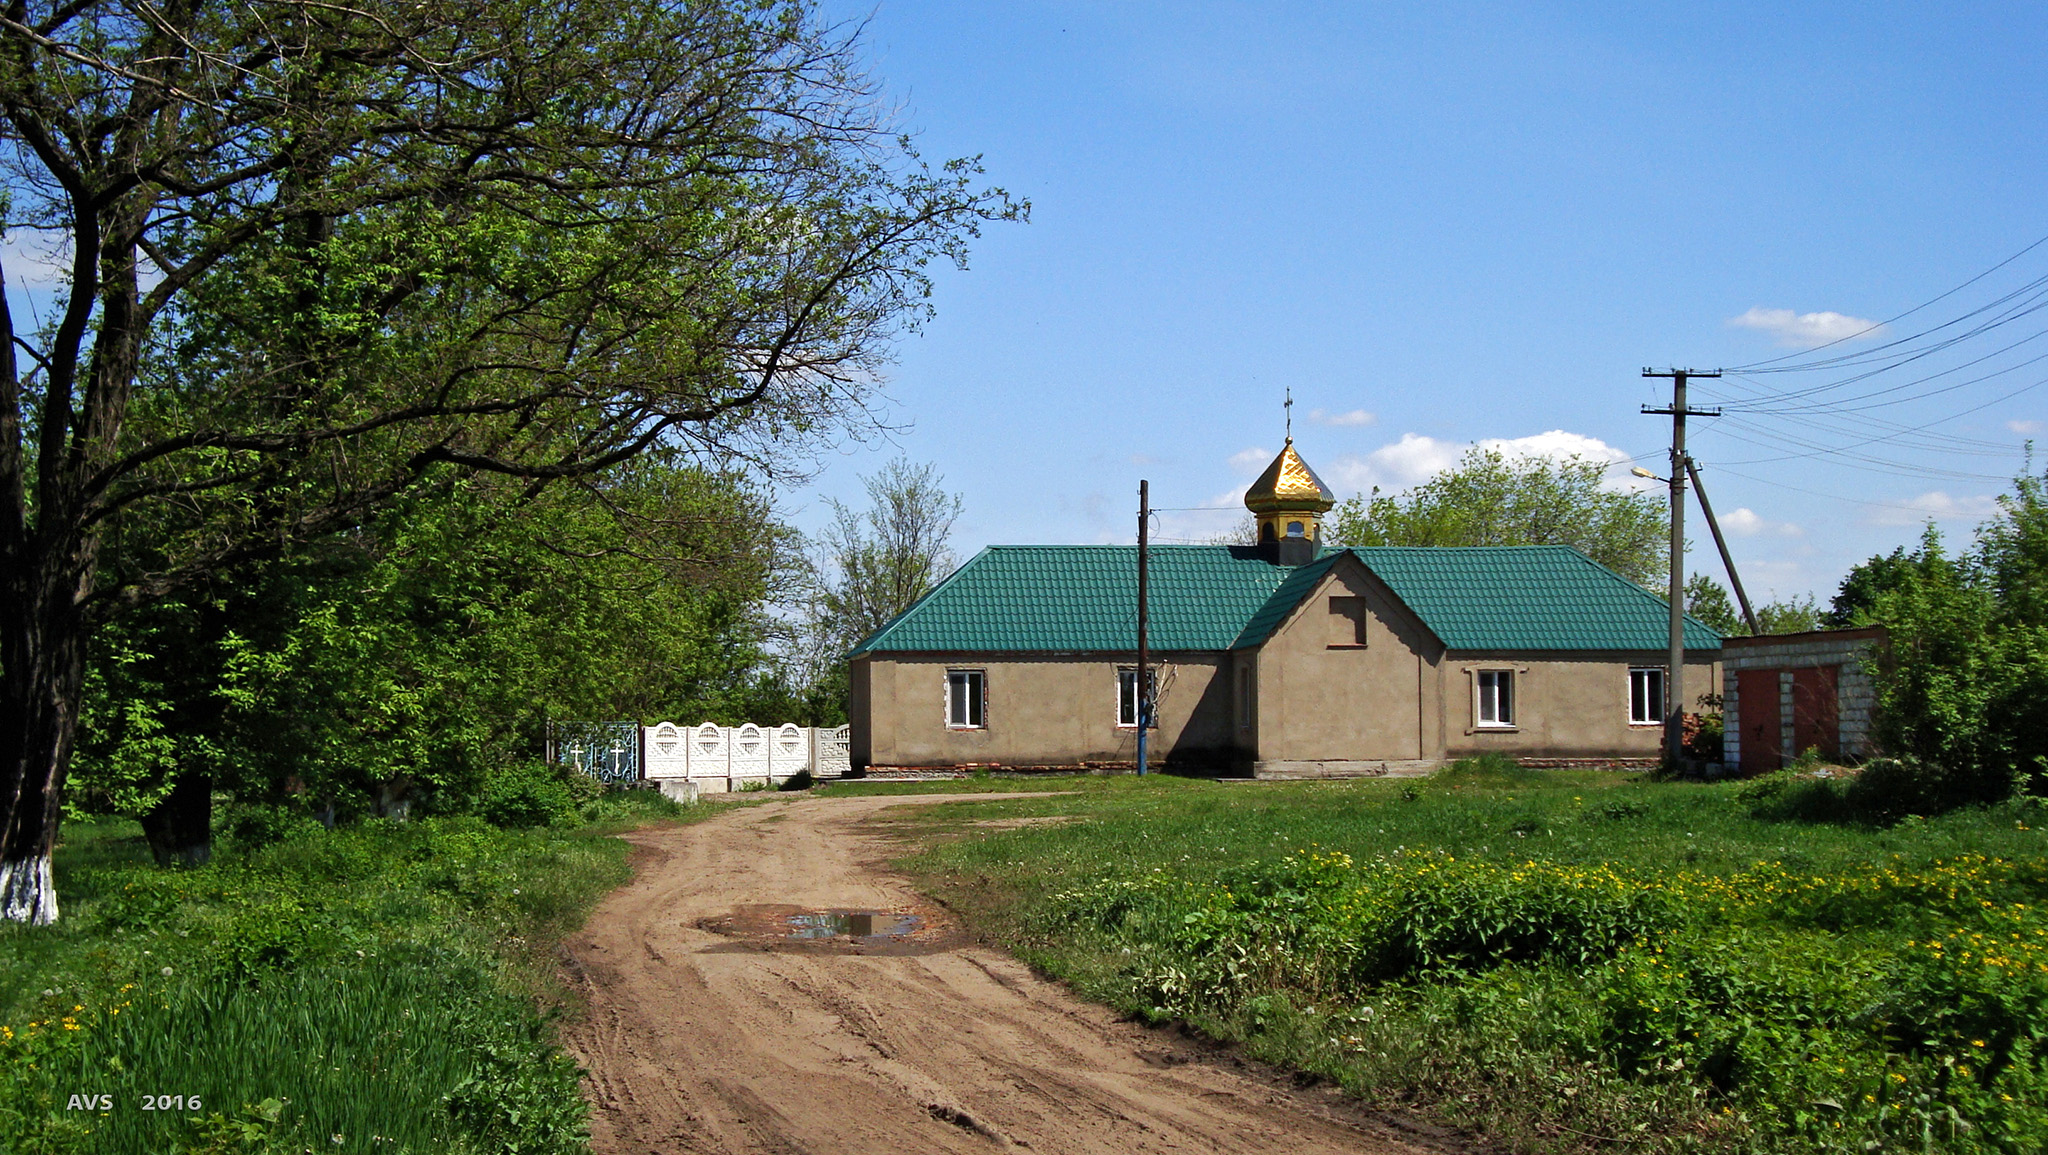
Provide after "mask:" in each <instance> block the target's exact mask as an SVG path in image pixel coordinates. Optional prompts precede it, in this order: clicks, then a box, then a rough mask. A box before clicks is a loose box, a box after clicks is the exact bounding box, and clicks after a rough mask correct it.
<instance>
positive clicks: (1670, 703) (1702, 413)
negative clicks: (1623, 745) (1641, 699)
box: [1643, 368, 1721, 770]
mask: <svg viewBox="0 0 2048 1155" xmlns="http://www.w3.org/2000/svg"><path fill="white" fill-rule="evenodd" d="M1720 375H1721V371H1720V370H1719V369H1715V370H1713V371H1711V372H1705V373H1702V372H1700V371H1698V370H1695V369H1663V370H1658V369H1647V368H1646V369H1644V370H1643V376H1645V377H1669V378H1671V407H1670V408H1668V409H1652V408H1650V407H1649V406H1648V405H1645V406H1643V412H1645V413H1655V414H1660V415H1662V414H1669V415H1670V416H1671V651H1670V655H1669V661H1668V664H1667V665H1666V666H1665V667H1664V765H1665V766H1666V768H1668V769H1671V770H1677V769H1678V767H1679V765H1680V763H1681V761H1682V759H1683V758H1684V755H1685V470H1686V456H1685V419H1686V418H1687V417H1719V416H1720V415H1721V411H1720V410H1719V409H1690V408H1687V407H1686V403H1685V382H1686V379H1687V378H1689V377H1719V376H1720Z"/></svg>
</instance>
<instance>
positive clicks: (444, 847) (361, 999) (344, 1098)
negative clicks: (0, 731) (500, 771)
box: [0, 796, 673, 1153]
mask: <svg viewBox="0 0 2048 1155" xmlns="http://www.w3.org/2000/svg"><path fill="white" fill-rule="evenodd" d="M669 809H670V810H672V809H673V808H669ZM662 810H663V806H662V805H661V804H659V800H658V797H657V798H652V799H650V798H647V797H611V796H607V797H604V798H592V799H589V800H586V801H585V802H584V803H583V804H582V806H581V807H580V808H579V810H578V811H577V812H575V815H574V819H575V820H577V821H582V822H584V823H586V825H585V827H584V829H582V830H579V831H570V830H563V829H559V828H548V827H536V828H533V829H520V830H514V829H503V828H499V827H494V826H491V825H489V824H486V823H484V822H482V821H479V820H478V819H475V818H445V819H427V820H422V821H417V822H411V823H402V824H401V823H392V822H385V821H371V822H365V823H362V824H360V825H357V826H353V827H343V828H338V829H335V830H331V831H329V830H324V829H321V828H319V827H318V826H317V825H316V826H313V827H310V828H307V827H303V826H298V825H291V826H288V827H287V828H286V829H284V830H282V831H272V830H264V831H260V832H258V833H259V839H260V841H259V839H248V840H246V841H238V840H236V839H230V840H228V841H227V842H225V843H224V844H223V850H222V853H221V854H220V855H219V856H218V857H217V858H216V860H215V861H214V862H213V863H212V864H210V865H208V866H205V867H200V868H196V869H187V870H176V871H165V870H160V869H157V868H154V867H151V866H149V865H147V864H146V863H147V851H146V849H145V848H144V847H143V845H142V843H141V840H140V838H139V837H138V836H137V833H136V830H135V827H134V826H133V824H132V823H127V822H117V821H107V822H100V823H73V824H71V825H69V826H67V827H66V830H65V835H66V843H65V845H64V846H63V847H62V848H61V849H60V852H59V855H58V858H57V867H58V870H59V872H60V885H61V886H62V887H63V889H64V893H65V894H66V895H67V897H69V899H70V903H69V906H68V908H67V910H66V912H65V920H64V921H63V922H62V923H60V924H58V925H56V926H53V927H40V928H29V927H19V926H13V925H8V926H0V1152H17V1151H19V1152H37V1153H42V1152H72V1151H76V1152H112V1151H191V1152H210V1151H222V1152H225V1151H238V1152H239V1151H247V1152H255V1151H299V1150H303V1149H310V1148H313V1147H318V1148H319V1149H322V1150H350V1151H391V1152H399V1151H412V1152H420V1153H427V1152H444V1151H446V1152H463V1151H475V1152H484V1151H489V1152H532V1153H542V1152H571V1151H580V1150H582V1149H583V1144H584V1132H583V1127H584V1122H583V1120H584V1107H583V1103H582V1100H581V1097H580V1095H579V1093H578V1086H577V1079H578V1074H577V1071H576V1068H575V1065H574V1064H573V1063H572V1062H570V1061H569V1060H568V1059H566V1058H565V1057H563V1056H562V1055H561V1054H560V1053H559V1052H558V1051H557V1050H556V1049H555V1047H554V1046H553V1044H552V1042H551V1039H550V1031H549V1030H548V1029H547V1026H546V1018H545V1015H544V1014H543V1013H542V1008H543V1007H545V1006H547V1005H550V1004H551V1002H552V1001H553V1000H552V996H553V993H554V990H553V981H554V980H553V960H552V957H551V949H552V946H553V944H554V943H555V942H556V941H557V940H558V939H559V938H560V937H561V936H562V935H563V934H565V933H567V932H568V931H569V930H571V929H573V927H574V926H575V925H576V924H577V923H579V922H580V921H581V920H582V918H583V917H584V914H585V912H586V911H587V910H588V909H589V907H590V905H591V904H592V903H593V902H594V901H595V900H596V898H597V897H598V896H599V895H601V894H602V893H604V892H605V891H606V890H608V889H610V888H611V887H613V886H616V885H618V884H619V883H621V882H623V881H624V880H625V878H626V874H627V872H626V866H625V851H626V847H625V844H624V843H622V842H620V841H618V840H616V839H610V838H602V837H594V836H592V835H593V833H594V832H596V831H601V830H605V829H612V828H616V827H618V826H623V825H630V824H633V823H636V822H638V821H644V820H645V818H646V817H648V816H653V815H655V813H656V812H657V811H662ZM251 843H259V844H254V845H252V844H251Z"/></svg>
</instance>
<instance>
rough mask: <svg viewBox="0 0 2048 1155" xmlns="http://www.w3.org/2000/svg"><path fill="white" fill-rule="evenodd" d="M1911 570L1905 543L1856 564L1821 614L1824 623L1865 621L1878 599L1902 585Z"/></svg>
mask: <svg viewBox="0 0 2048 1155" xmlns="http://www.w3.org/2000/svg"><path fill="white" fill-rule="evenodd" d="M1913 569H1914V562H1913V559H1912V557H1910V556H1909V555H1908V554H1907V553H1906V547H1905V546H1900V547H1899V548H1897V549H1895V550H1893V551H1892V552H1891V553H1889V554H1878V555H1877V556H1875V557H1872V558H1871V559H1870V560H1869V561H1866V562H1860V563H1858V564H1857V565H1855V566H1854V567H1852V568H1851V569H1850V570H1849V572H1848V574H1847V575H1846V576H1844V577H1843V578H1842V584H1841V586H1840V588H1838V589H1837V590H1836V591H1835V596H1834V599H1833V600H1832V601H1831V602H1830V603H1829V605H1828V610H1827V613H1826V614H1825V615H1824V620H1825V624H1826V625H1828V626H1829V627H1831V628H1834V629H1843V628H1846V627H1849V626H1860V625H1866V624H1868V623H1869V620H1870V614H1871V612H1872V611H1873V610H1874V609H1875V608H1876V606H1877V602H1878V599H1879V598H1880V597H1881V596H1882V595H1883V594H1885V593H1886V592H1888V591H1891V590H1895V589H1898V588H1899V587H1900V586H1901V585H1903V584H1904V583H1905V582H1906V581H1907V580H1908V579H1909V578H1910V577H1911V576H1912V574H1913Z"/></svg>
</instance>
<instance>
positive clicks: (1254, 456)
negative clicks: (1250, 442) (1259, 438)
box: [1229, 446, 1273, 475]
mask: <svg viewBox="0 0 2048 1155" xmlns="http://www.w3.org/2000/svg"><path fill="white" fill-rule="evenodd" d="M1229 463H1230V468H1231V471H1232V472H1233V473H1245V474H1252V475H1256V474H1257V473H1258V472H1259V470H1261V469H1264V468H1266V467H1267V466H1268V465H1271V464H1272V463H1273V451H1272V450H1270V449H1261V448H1259V447H1257V446H1253V447H1252V448H1250V449H1240V450H1238V451H1237V452H1236V453H1233V454H1231V455H1230V458H1229Z"/></svg>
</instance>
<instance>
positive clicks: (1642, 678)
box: [1628, 666, 1664, 726]
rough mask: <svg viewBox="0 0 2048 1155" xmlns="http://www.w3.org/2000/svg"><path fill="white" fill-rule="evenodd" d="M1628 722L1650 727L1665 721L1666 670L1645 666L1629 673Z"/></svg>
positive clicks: (1659, 667) (1660, 667)
mask: <svg viewBox="0 0 2048 1155" xmlns="http://www.w3.org/2000/svg"><path fill="white" fill-rule="evenodd" d="M1628 720H1629V724H1630V725H1633V726H1648V725H1653V724H1655V723H1659V722H1662V721H1663V720H1664V668H1663V667H1662V666H1645V667H1641V668H1638V669H1632V670H1630V671H1629V672H1628Z"/></svg>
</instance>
